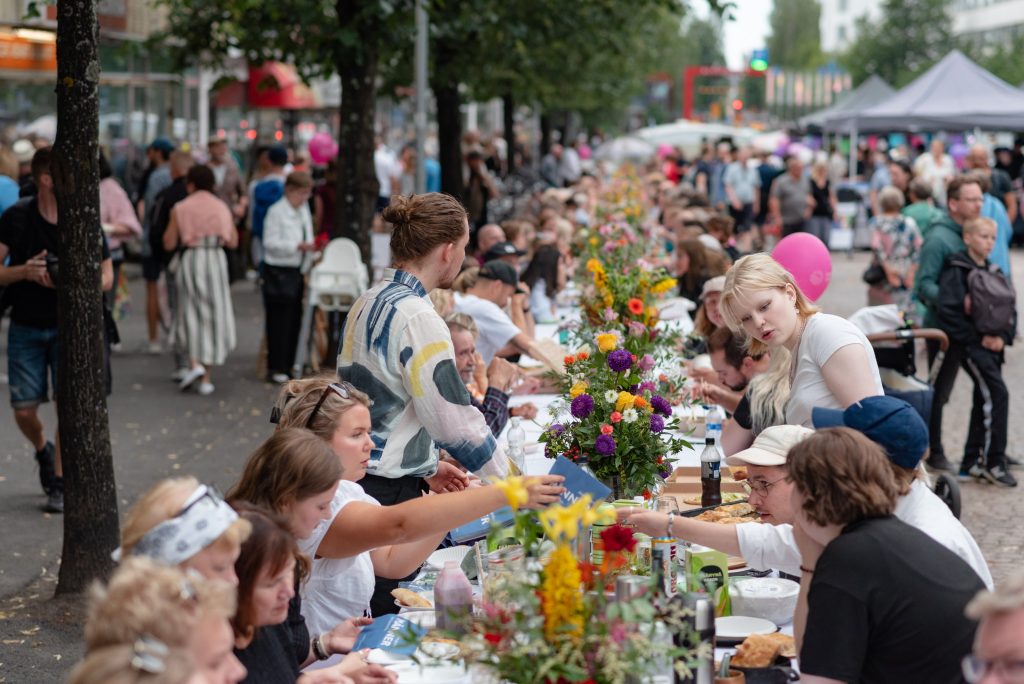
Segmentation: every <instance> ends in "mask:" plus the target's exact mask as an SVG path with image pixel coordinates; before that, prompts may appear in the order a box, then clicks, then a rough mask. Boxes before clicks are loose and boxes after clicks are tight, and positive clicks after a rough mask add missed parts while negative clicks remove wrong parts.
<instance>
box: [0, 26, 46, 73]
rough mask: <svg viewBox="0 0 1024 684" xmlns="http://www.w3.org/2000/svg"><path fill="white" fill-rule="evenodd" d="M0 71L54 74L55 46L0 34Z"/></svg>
mask: <svg viewBox="0 0 1024 684" xmlns="http://www.w3.org/2000/svg"><path fill="white" fill-rule="evenodd" d="M0 69H7V70H10V71H38V72H42V73H53V72H56V71H57V44H56V43H39V42H35V41H31V40H25V39H24V38H18V37H17V36H13V35H10V34H3V33H0Z"/></svg>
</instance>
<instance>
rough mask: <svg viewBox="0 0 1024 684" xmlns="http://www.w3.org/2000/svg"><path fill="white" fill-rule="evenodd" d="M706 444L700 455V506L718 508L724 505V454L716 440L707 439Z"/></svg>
mask: <svg viewBox="0 0 1024 684" xmlns="http://www.w3.org/2000/svg"><path fill="white" fill-rule="evenodd" d="M704 444H705V447H704V453H702V454H701V455H700V505H701V506H717V505H718V504H720V503H722V453H721V452H720V451H719V450H718V446H717V445H716V444H715V440H714V438H711V437H708V438H706V439H705V440H704Z"/></svg>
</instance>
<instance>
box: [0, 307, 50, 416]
mask: <svg viewBox="0 0 1024 684" xmlns="http://www.w3.org/2000/svg"><path fill="white" fill-rule="evenodd" d="M57 352H58V347H57V328H32V327H29V326H27V325H19V324H17V323H13V322H12V323H11V327H10V330H8V334H7V374H8V375H9V376H10V378H9V379H10V383H11V406H13V407H14V408H15V409H23V408H32V407H34V406H38V405H39V404H41V403H43V402H46V401H49V395H48V387H47V382H46V371H47V369H49V371H50V384H51V385H53V393H54V396H56V394H57Z"/></svg>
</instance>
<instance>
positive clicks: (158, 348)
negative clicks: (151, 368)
mask: <svg viewBox="0 0 1024 684" xmlns="http://www.w3.org/2000/svg"><path fill="white" fill-rule="evenodd" d="M146 353H147V354H163V353H164V345H162V344H160V341H159V340H156V341H152V342H149V343H148V344H146Z"/></svg>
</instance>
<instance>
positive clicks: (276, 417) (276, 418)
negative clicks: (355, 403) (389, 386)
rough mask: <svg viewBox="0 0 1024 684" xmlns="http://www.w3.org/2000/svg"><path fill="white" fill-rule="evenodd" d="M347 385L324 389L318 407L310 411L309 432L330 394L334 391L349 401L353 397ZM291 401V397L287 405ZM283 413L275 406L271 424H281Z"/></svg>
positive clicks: (335, 385) (307, 423)
mask: <svg viewBox="0 0 1024 684" xmlns="http://www.w3.org/2000/svg"><path fill="white" fill-rule="evenodd" d="M346 384H347V383H338V382H332V383H331V384H329V385H328V386H327V387H324V391H323V393H322V394H321V395H320V398H319V399H318V400H317V402H316V405H315V406H314V407H313V410H312V411H310V413H309V418H307V419H306V426H305V427H306V429H307V430H308V429H309V428H310V427H311V426H312V425H313V420H314V419H315V418H316V415H317V414H318V413H319V412H320V408H321V407H322V406H323V405H324V401H325V400H326V399H327V395H328V394H330V393H331V392H332V391H333V392H334V393H336V394H337V395H338V396H339V397H341V398H342V399H348V398H349V397H350V396H351V395H350V394H349V393H348V389H347V388H346V386H345V385H346ZM291 399H292V398H291V397H289V398H288V399H287V400H285V403H287V402H288V401H291ZM282 413H283V409H282V408H281V407H280V406H275V407H274V408H272V409H270V422H271V423H274V424H275V425H277V424H278V423H280V422H281V415H282Z"/></svg>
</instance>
